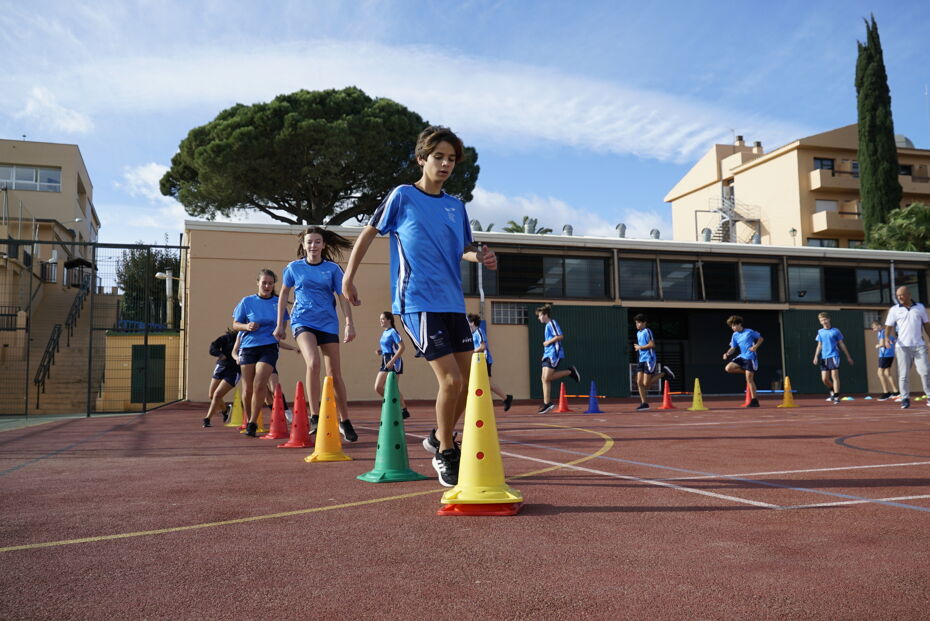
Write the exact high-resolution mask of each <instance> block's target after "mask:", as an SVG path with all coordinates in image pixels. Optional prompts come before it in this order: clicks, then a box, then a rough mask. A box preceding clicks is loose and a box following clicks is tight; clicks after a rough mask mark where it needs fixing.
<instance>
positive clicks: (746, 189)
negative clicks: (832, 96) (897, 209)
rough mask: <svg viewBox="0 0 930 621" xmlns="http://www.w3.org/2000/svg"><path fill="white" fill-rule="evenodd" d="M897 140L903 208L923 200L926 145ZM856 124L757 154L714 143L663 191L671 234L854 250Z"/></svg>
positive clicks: (929, 172)
mask: <svg viewBox="0 0 930 621" xmlns="http://www.w3.org/2000/svg"><path fill="white" fill-rule="evenodd" d="M896 140H897V143H898V162H899V166H900V175H899V177H898V179H899V180H900V182H901V186H902V189H903V190H904V195H903V199H902V201H901V204H902V205H909V204H910V203H913V202H930V150H926V149H915V148H914V145H913V144H912V143H911V142H910V140H908V139H907V138H905V137H904V136H897V137H896ZM858 141H859V138H858V126H857V125H855V124H853V125H847V126H845V127H840V128H839V129H834V130H831V131H828V132H824V133H822V134H815V135H813V136H807V137H806V138H801V139H799V140H795V141H794V142H791V143H789V144H786V145H784V146H782V147H779V148H777V149H774V150H773V151H769V152H768V153H766V152H764V150H763V148H762V144H761V143H759V142H756V143H755V144H754V145H753V146H748V145H747V144H746V143H745V142H744V141H743V138H742V136H739V137H737V140H736V142H735V144H733V145H719V144H718V145H714V146H713V147H711V149H710V150H709V151H708V152H707V154H705V155H704V157H702V158H701V159H700V160H698V162H697V163H696V164H695V165H694V166H693V167H692V168H691V170H689V171H688V173H687V174H685V176H684V177H682V179H681V180H680V181H679V182H678V183H677V184H676V185H675V187H674V188H672V189H671V191H669V193H668V194H667V195H666V196H665V201H666V202H668V203H671V205H672V226H673V237H674V239H676V240H679V241H725V242H739V243H761V244H767V245H775V246H822V247H830V248H855V247H857V246H859V245H860V244H861V243H862V240H863V237H864V233H863V228H862V219H861V213H860V208H859V163H858V161H857V159H856V154H857V150H858Z"/></svg>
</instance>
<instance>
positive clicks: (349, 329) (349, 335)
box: [342, 323, 355, 343]
mask: <svg viewBox="0 0 930 621" xmlns="http://www.w3.org/2000/svg"><path fill="white" fill-rule="evenodd" d="M354 340H355V326H353V325H352V324H351V323H347V324H346V332H345V337H343V339H342V342H343V343H351V342H352V341H354Z"/></svg>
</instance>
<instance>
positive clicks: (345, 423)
mask: <svg viewBox="0 0 930 621" xmlns="http://www.w3.org/2000/svg"><path fill="white" fill-rule="evenodd" d="M339 433H341V434H342V437H343V438H345V439H346V441H348V442H355V441H356V440H358V434H357V433H355V429H353V428H352V421H350V420H349V419H348V418H347V419H345V420H341V421H339Z"/></svg>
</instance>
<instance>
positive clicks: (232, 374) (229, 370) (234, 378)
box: [213, 364, 239, 386]
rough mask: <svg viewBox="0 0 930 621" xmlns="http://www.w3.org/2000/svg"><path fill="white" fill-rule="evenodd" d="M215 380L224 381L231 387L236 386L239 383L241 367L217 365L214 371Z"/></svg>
mask: <svg viewBox="0 0 930 621" xmlns="http://www.w3.org/2000/svg"><path fill="white" fill-rule="evenodd" d="M213 379H217V380H223V381H224V382H226V383H227V384H229V385H230V386H235V385H236V384H238V383H239V365H230V366H226V365H222V364H218V365H216V368H215V369H213Z"/></svg>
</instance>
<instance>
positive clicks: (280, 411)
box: [261, 384, 287, 440]
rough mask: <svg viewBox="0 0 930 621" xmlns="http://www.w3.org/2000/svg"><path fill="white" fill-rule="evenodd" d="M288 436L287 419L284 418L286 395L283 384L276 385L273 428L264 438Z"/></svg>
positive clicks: (272, 418) (272, 410)
mask: <svg viewBox="0 0 930 621" xmlns="http://www.w3.org/2000/svg"><path fill="white" fill-rule="evenodd" d="M286 437H287V420H285V418H284V395H283V394H281V384H278V385H277V386H275V387H274V405H273V406H272V408H271V429H270V430H269V432H268V433H266V434H265V435H263V436H262V437H261V439H262V440H280V439H281V438H286Z"/></svg>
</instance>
